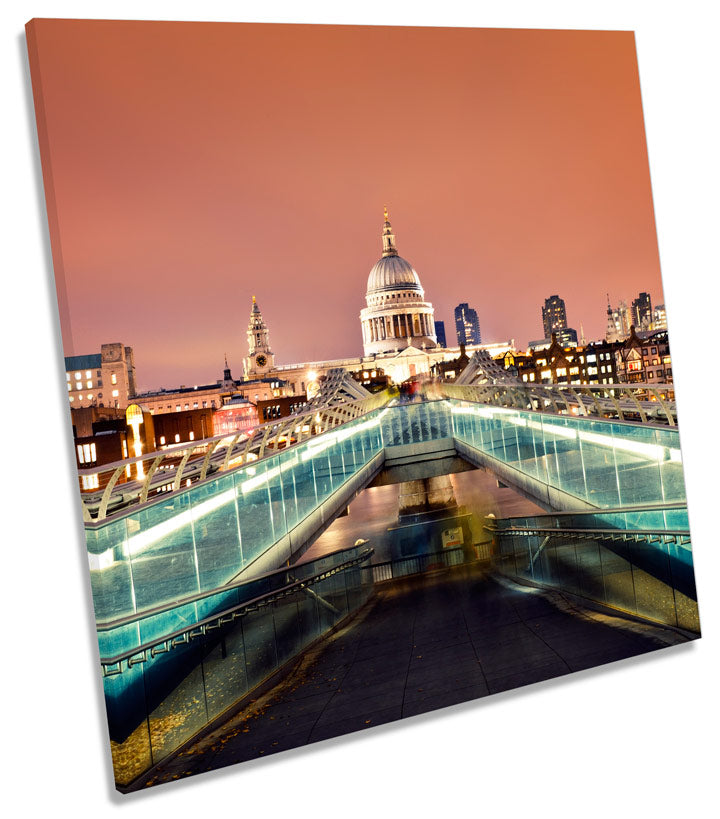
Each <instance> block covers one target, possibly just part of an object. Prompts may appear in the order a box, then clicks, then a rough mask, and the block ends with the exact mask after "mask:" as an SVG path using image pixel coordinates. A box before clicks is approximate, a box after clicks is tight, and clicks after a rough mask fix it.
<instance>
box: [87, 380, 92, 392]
mask: <svg viewBox="0 0 720 819" xmlns="http://www.w3.org/2000/svg"><path fill="white" fill-rule="evenodd" d="M86 383H87V388H88V389H89V390H91V389H92V381H87V382H86Z"/></svg>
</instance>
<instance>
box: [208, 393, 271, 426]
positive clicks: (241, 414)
mask: <svg viewBox="0 0 720 819" xmlns="http://www.w3.org/2000/svg"><path fill="white" fill-rule="evenodd" d="M258 403H260V402H258ZM258 423H259V421H258V408H257V407H256V406H255V405H254V404H251V403H250V402H249V401H248V400H247V398H243V397H242V396H241V395H236V396H234V397H233V398H231V399H230V400H229V401H227V402H226V403H225V404H223V406H222V407H221V408H220V409H218V410H216V411H215V413H214V415H213V435H230V434H231V433H234V432H244V431H247V430H250V429H253V428H254V427H256V426H257V425H258Z"/></svg>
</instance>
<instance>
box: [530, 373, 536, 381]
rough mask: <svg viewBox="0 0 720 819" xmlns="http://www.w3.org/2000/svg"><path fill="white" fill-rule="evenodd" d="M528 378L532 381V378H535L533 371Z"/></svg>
mask: <svg viewBox="0 0 720 819" xmlns="http://www.w3.org/2000/svg"><path fill="white" fill-rule="evenodd" d="M530 380H531V381H534V380H535V373H530Z"/></svg>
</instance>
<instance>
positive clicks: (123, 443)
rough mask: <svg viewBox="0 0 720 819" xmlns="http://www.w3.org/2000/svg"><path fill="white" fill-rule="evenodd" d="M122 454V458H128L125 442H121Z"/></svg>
mask: <svg viewBox="0 0 720 819" xmlns="http://www.w3.org/2000/svg"><path fill="white" fill-rule="evenodd" d="M122 454H123V458H127V456H128V448H127V441H123V442H122Z"/></svg>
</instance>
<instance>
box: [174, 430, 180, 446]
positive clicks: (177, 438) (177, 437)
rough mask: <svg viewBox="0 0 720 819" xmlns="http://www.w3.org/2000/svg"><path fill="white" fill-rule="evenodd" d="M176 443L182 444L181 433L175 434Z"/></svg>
mask: <svg viewBox="0 0 720 819" xmlns="http://www.w3.org/2000/svg"><path fill="white" fill-rule="evenodd" d="M175 443H176V444H179V443H180V433H179V432H178V433H176V434H175Z"/></svg>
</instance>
